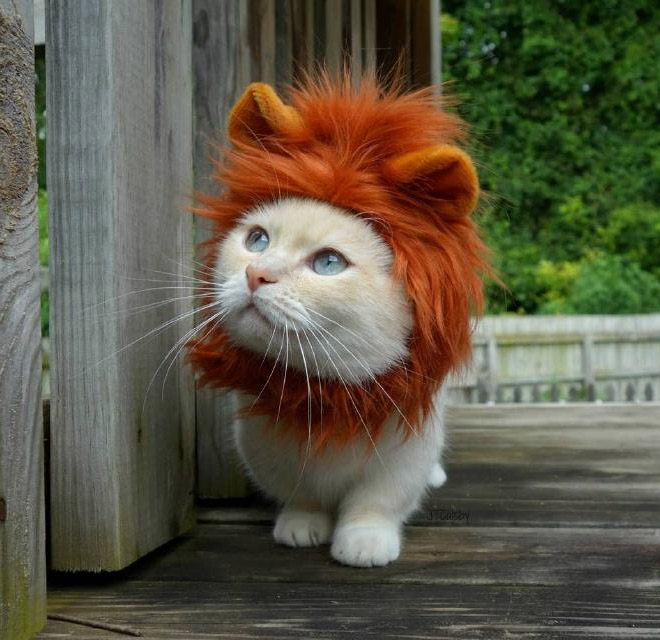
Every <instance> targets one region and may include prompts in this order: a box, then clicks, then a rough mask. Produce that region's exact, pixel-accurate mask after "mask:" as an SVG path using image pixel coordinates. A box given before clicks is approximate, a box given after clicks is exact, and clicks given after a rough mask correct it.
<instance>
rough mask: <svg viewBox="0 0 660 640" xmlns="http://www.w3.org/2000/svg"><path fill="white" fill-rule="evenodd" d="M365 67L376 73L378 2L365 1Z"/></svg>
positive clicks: (372, 0)
mask: <svg viewBox="0 0 660 640" xmlns="http://www.w3.org/2000/svg"><path fill="white" fill-rule="evenodd" d="M363 24H364V67H365V69H366V71H368V72H369V73H372V74H375V73H376V0H364V21H363Z"/></svg>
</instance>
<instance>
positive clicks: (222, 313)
mask: <svg viewBox="0 0 660 640" xmlns="http://www.w3.org/2000/svg"><path fill="white" fill-rule="evenodd" d="M225 315H226V312H225V311H224V310H220V311H218V313H216V314H214V315H212V316H211V317H210V318H207V319H206V320H204V321H203V322H201V323H200V324H198V325H197V326H196V327H193V328H192V329H191V330H190V331H188V333H186V335H184V336H183V337H181V338H179V340H177V342H176V344H175V345H174V348H176V346H177V345H179V350H178V351H177V352H176V353H175V354H174V357H173V358H172V361H171V362H170V364H169V366H168V367H167V370H166V371H165V376H164V377H163V385H162V387H161V399H162V400H164V399H165V383H166V382H167V376H168V374H169V372H170V369H171V368H172V366H173V365H174V363H175V362H176V361H177V358H178V357H179V355H180V354H181V351H182V350H183V349H184V348H185V346H186V344H187V343H188V341H189V340H192V338H193V337H194V335H195V334H196V333H197V332H198V331H200V329H203V328H204V327H205V326H206V325H208V324H210V323H211V322H212V321H214V320H215V321H216V322H215V323H214V324H211V328H210V329H209V330H208V331H207V332H206V333H205V334H204V335H203V336H202V337H201V338H200V342H204V340H205V339H206V338H207V337H208V336H209V334H210V333H211V331H212V330H213V328H214V327H215V326H217V322H222V319H223V318H224V317H225ZM171 352H172V350H171V349H170V353H171ZM168 355H169V354H168ZM167 357H168V356H165V360H167Z"/></svg>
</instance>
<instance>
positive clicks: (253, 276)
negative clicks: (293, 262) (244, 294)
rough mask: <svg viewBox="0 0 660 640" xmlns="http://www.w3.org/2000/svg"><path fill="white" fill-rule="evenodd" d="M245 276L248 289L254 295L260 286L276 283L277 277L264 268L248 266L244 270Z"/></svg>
mask: <svg viewBox="0 0 660 640" xmlns="http://www.w3.org/2000/svg"><path fill="white" fill-rule="evenodd" d="M245 275H246V276H247V283H248V289H249V290H250V291H252V293H254V292H255V291H256V290H257V289H258V288H259V287H260V286H261V285H262V284H273V283H275V282H277V276H276V275H275V273H273V272H272V271H271V270H270V269H267V268H266V267H255V266H254V265H252V264H250V265H248V267H247V269H245Z"/></svg>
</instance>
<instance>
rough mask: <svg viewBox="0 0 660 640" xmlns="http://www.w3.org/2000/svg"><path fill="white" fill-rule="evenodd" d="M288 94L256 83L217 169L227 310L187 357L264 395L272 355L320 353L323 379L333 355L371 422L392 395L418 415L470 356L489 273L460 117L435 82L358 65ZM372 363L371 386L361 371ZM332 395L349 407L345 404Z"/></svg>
mask: <svg viewBox="0 0 660 640" xmlns="http://www.w3.org/2000/svg"><path fill="white" fill-rule="evenodd" d="M288 102H289V104H284V103H283V102H282V101H281V100H280V98H279V97H278V96H277V95H276V93H275V92H274V91H273V89H272V88H271V87H269V86H267V85H263V84H255V85H250V87H248V89H247V91H246V92H245V94H244V95H243V97H242V98H241V99H240V100H239V101H238V103H237V104H236V106H235V107H234V109H233V110H232V113H231V115H230V121H229V128H228V130H229V139H230V142H231V146H230V147H229V148H227V149H226V150H225V155H224V158H223V161H222V162H221V163H219V165H218V173H217V175H216V178H217V180H218V181H219V182H220V183H221V184H222V186H223V189H224V191H223V193H222V195H221V196H219V197H217V198H213V197H202V198H201V200H202V206H201V207H200V208H198V209H197V213H199V214H200V215H203V216H206V217H208V218H210V219H212V220H213V221H214V223H215V227H216V231H217V233H216V237H215V238H214V239H213V240H212V241H210V242H209V243H208V244H207V264H208V266H209V269H210V270H211V271H212V273H213V282H214V284H215V285H217V287H218V291H217V292H216V293H214V296H215V298H214V299H213V300H211V302H210V304H212V305H215V306H213V307H211V311H210V312H209V313H213V312H215V313H217V312H218V306H219V307H221V308H222V313H221V314H220V316H218V317H222V321H221V322H218V323H210V324H209V325H208V326H209V327H210V329H209V330H208V331H206V332H203V333H204V334H205V335H204V338H203V339H198V340H197V341H194V342H193V344H192V345H191V347H192V348H191V358H192V361H193V363H194V364H195V366H196V367H197V368H198V370H200V371H201V374H202V382H203V383H209V384H215V385H217V386H233V387H238V388H241V389H243V390H246V391H250V392H255V393H256V392H258V391H259V390H260V389H261V390H263V389H264V382H265V378H267V377H268V372H269V371H270V372H271V374H272V375H274V376H275V377H277V376H278V375H280V370H279V369H277V368H273V367H272V366H270V362H272V361H278V362H280V363H281V364H282V367H281V368H282V369H284V365H285V364H288V366H289V367H292V368H293V370H294V371H295V370H297V371H302V370H303V369H304V368H305V366H306V367H307V370H308V372H310V373H311V376H312V377H314V376H315V375H316V367H317V366H318V368H319V372H321V374H322V376H323V377H325V378H326V379H327V380H332V379H334V378H337V377H339V374H338V373H337V369H339V372H340V374H341V376H342V377H344V376H345V377H346V379H347V380H348V381H354V382H355V381H362V387H364V388H365V390H364V394H365V395H364V397H363V398H361V402H362V404H361V406H364V407H366V406H367V405H369V407H372V408H373V412H376V413H378V416H376V417H374V416H370V417H369V420H370V422H371V423H378V420H381V419H383V416H386V415H388V414H389V413H391V411H392V404H393V402H394V401H397V402H398V406H399V407H400V408H401V413H404V414H405V415H406V416H408V417H409V418H410V420H411V421H414V422H418V421H419V418H420V416H423V415H424V414H426V413H427V412H428V411H429V410H430V407H431V404H432V397H433V394H434V392H435V390H436V389H437V386H438V384H439V383H440V381H441V380H442V379H444V377H445V376H446V374H447V373H448V372H449V371H450V370H452V369H455V368H456V367H458V366H459V365H460V364H461V363H462V362H464V361H465V359H466V358H467V357H468V356H469V353H470V330H471V327H470V315H471V314H472V313H478V312H479V310H480V308H481V304H482V285H481V278H480V276H481V275H482V273H483V272H487V271H488V266H487V262H486V260H485V248H484V245H483V244H482V242H481V241H480V239H479V236H478V233H477V229H476V226H475V225H474V223H473V221H472V219H471V216H470V214H471V213H472V210H473V209H474V207H475V205H476V202H477V199H478V195H479V187H478V182H477V176H476V172H475V169H474V166H473V164H472V162H471V160H470V158H469V156H468V155H467V154H466V153H465V152H464V151H463V150H462V149H460V148H459V147H458V146H457V145H458V143H459V142H460V141H461V139H462V138H463V136H464V128H463V126H462V123H461V121H460V120H459V119H458V118H457V117H456V116H455V115H452V114H449V113H447V112H445V111H443V110H442V109H441V108H440V105H439V103H438V100H437V98H436V97H434V96H433V94H432V92H431V91H430V90H424V91H418V92H415V93H411V94H403V93H401V92H400V91H399V90H398V89H396V88H394V89H391V90H388V89H383V88H382V87H381V86H379V85H378V84H377V83H376V82H375V81H373V79H369V78H365V79H363V81H362V83H361V85H360V88H359V89H356V88H354V84H353V83H352V81H351V78H350V77H344V78H343V79H340V80H338V81H332V80H330V79H328V78H327V77H321V78H320V79H316V80H309V81H307V83H306V84H305V85H304V86H303V87H300V88H297V89H293V90H291V92H290V95H289V101H288ZM209 317H210V316H209ZM271 338H272V339H271ZM287 339H288V341H289V348H288V349H287V347H286V341H287ZM308 340H309V343H311V344H309V343H308ZM305 345H307V346H305ZM349 352H350V353H349ZM264 355H266V364H267V365H268V366H266V367H263V366H261V363H262V362H263V356H264ZM303 356H304V357H303ZM309 356H311V362H310V358H309ZM287 358H288V363H287ZM314 358H316V362H314ZM332 360H334V361H335V362H334V364H333V363H332V362H331V361H332ZM273 372H274V373H273ZM374 376H375V377H376V378H377V383H376V384H377V387H376V386H374V385H371V386H369V385H367V384H365V382H364V381H365V380H368V379H369V378H371V377H374ZM293 378H295V379H287V380H286V385H285V384H284V381H282V385H281V387H282V389H283V391H282V394H286V393H290V394H291V398H293V396H294V395H295V394H296V393H297V395H295V397H296V398H297V399H296V401H295V402H293V400H292V401H291V402H290V405H291V406H292V407H294V408H293V409H292V411H298V410H299V409H300V405H301V404H302V402H303V400H302V399H304V398H305V397H307V394H308V390H307V387H306V386H305V385H306V384H307V382H306V380H305V376H301V377H299V378H296V377H295V376H293ZM337 384H338V385H339V383H337ZM296 385H298V387H299V388H297V389H296ZM329 386H330V385H328V387H329ZM285 387H286V389H285ZM367 387H368V388H367ZM325 388H326V387H324V389H325ZM335 390H336V392H337V394H341V393H343V392H342V391H341V389H340V388H339V387H337V388H336V389H335ZM381 390H384V391H382V392H381ZM298 392H299V393H298ZM263 393H264V394H265V395H267V394H268V391H264V392H263ZM353 393H356V391H355V389H353ZM357 393H361V392H360V391H357ZM282 394H281V393H280V390H279V388H278V389H277V393H276V394H275V393H274V394H273V399H272V402H271V404H275V405H277V404H278V402H279V405H282V404H283V403H282V397H283V396H282ZM383 394H385V395H383ZM268 402H270V400H268V399H265V400H264V399H263V398H262V400H261V403H262V404H263V405H264V411H267V410H268V408H267V406H266V405H268ZM286 403H287V401H286V396H285V399H284V404H285V405H286ZM332 403H334V404H335V405H341V407H342V408H341V411H344V413H345V415H342V416H338V418H341V419H342V420H343V421H344V423H345V422H346V421H347V420H349V421H350V419H351V416H350V415H349V414H350V412H351V411H352V409H351V403H349V402H348V401H347V400H345V399H343V400H342V399H341V398H339V397H335V398H333V400H332ZM280 408H281V406H280V407H279V408H278V407H277V406H276V409H277V412H278V413H279V410H280ZM365 410H366V411H371V410H372V409H369V408H367V409H365ZM300 412H301V414H302V409H300ZM379 412H380V413H379ZM273 413H275V410H274V409H273ZM290 417H291V416H290ZM292 419H293V418H292ZM381 421H382V420H381ZM305 429H306V425H305ZM305 432H306V431H305Z"/></svg>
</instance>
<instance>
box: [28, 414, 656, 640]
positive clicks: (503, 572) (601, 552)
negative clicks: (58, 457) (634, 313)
mask: <svg viewBox="0 0 660 640" xmlns="http://www.w3.org/2000/svg"><path fill="white" fill-rule="evenodd" d="M519 409H520V411H514V410H513V409H511V408H508V409H506V410H505V409H503V408H501V407H495V408H488V409H484V408H482V409H481V410H480V411H475V410H473V409H469V410H466V411H461V413H460V414H459V415H456V414H454V415H453V416H452V417H451V421H452V427H451V445H452V446H451V450H450V457H449V464H448V476H449V481H448V483H447V485H446V486H445V487H443V488H441V489H439V490H436V491H433V492H432V493H431V494H430V496H429V498H428V500H427V502H426V504H425V506H424V508H423V509H422V510H420V512H419V513H418V514H417V516H416V517H415V518H414V520H413V522H412V526H409V527H407V528H406V532H405V537H406V543H405V546H404V551H403V554H402V557H401V558H400V559H399V561H397V562H396V563H394V564H392V565H390V566H388V567H385V568H382V569H371V570H362V569H351V568H347V567H342V566H340V565H338V564H336V563H334V562H333V561H332V560H331V558H330V556H329V553H328V549H327V547H322V548H319V549H306V550H305V549H288V548H285V547H281V546H277V545H275V544H274V542H273V540H272V533H271V521H272V518H273V513H274V512H273V510H272V509H271V508H269V507H268V505H265V504H260V505H256V507H255V506H253V507H251V508H245V507H241V506H240V505H238V506H237V505H234V506H229V507H225V508H215V509H205V510H203V511H202V512H201V513H200V523H199V524H198V526H197V527H196V528H195V529H194V530H192V531H191V532H189V533H187V534H186V535H184V536H182V537H181V538H179V539H178V540H176V541H173V542H171V543H169V544H168V545H166V546H165V547H164V548H161V549H160V550H158V551H156V552H154V553H152V554H150V555H149V556H148V557H146V558H143V559H142V560H140V561H139V562H137V563H136V564H135V565H133V566H132V567H129V568H128V569H126V570H124V571H122V572H120V573H118V574H114V575H112V576H107V575H106V576H103V575H102V576H96V577H94V576H88V577H86V578H81V576H79V575H74V576H70V575H68V574H54V575H52V576H51V585H50V586H51V589H50V598H49V611H50V612H51V613H60V614H64V615H68V616H75V617H77V618H79V619H82V620H90V621H95V622H101V623H104V622H105V623H110V624H115V625H123V626H125V627H128V628H129V629H132V630H134V631H135V632H136V633H141V634H142V635H143V637H146V638H153V639H156V638H163V639H167V638H190V639H193V640H194V639H195V638H200V639H201V638H262V637H268V638H333V639H336V638H355V637H358V638H362V637H364V638H372V637H373V638H417V639H422V638H466V639H467V638H470V639H474V638H484V639H487V640H491V639H495V640H497V639H499V638H514V639H518V638H521V639H522V638H525V639H528V638H534V639H536V638H538V639H547V638H658V637H660V527H659V524H660V507H659V505H660V500H659V498H660V477H659V476H660V468H659V467H660V463H659V462H658V461H659V460H660V405H654V406H647V407H645V408H644V409H645V410H642V408H641V407H625V408H617V407H610V409H611V411H609V412H603V411H601V410H600V409H599V408H595V410H594V411H593V412H591V414H590V413H589V411H587V409H585V408H583V407H578V408H575V407H573V408H571V409H573V411H571V410H568V409H561V408H560V409H559V410H555V411H552V412H547V411H545V410H544V409H542V408H541V409H539V408H538V407H537V408H534V409H529V408H519ZM590 416H591V417H590ZM462 511H465V512H466V513H467V514H469V518H465V517H464V518H454V519H453V520H452V519H451V518H447V517H445V515H446V514H447V513H448V512H449V513H451V512H453V513H458V512H462ZM38 637H39V638H43V639H52V638H62V637H64V638H66V637H70V638H83V637H87V638H107V639H110V638H115V640H116V639H117V638H118V637H120V636H118V635H117V634H116V633H110V632H108V633H105V634H104V632H100V631H99V630H91V629H88V628H87V627H85V626H83V625H79V624H77V625H76V624H69V623H64V622H61V621H54V620H52V621H50V622H49V625H48V626H47V628H46V630H45V631H44V632H43V633H42V635H40V636H38Z"/></svg>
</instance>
